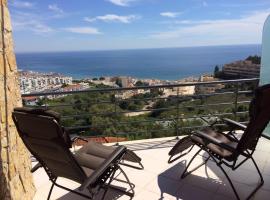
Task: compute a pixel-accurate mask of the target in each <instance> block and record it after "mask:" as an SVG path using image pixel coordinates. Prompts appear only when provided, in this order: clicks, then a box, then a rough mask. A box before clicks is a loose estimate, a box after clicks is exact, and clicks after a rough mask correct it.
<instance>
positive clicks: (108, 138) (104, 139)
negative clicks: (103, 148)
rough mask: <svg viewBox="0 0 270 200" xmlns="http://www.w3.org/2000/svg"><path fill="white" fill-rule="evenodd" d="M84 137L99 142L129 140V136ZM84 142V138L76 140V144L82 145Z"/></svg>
mask: <svg viewBox="0 0 270 200" xmlns="http://www.w3.org/2000/svg"><path fill="white" fill-rule="evenodd" d="M83 139H85V140H87V141H93V142H97V143H113V142H123V141H127V140H128V139H127V138H124V137H83ZM84 144H86V142H85V141H82V140H77V141H75V145H76V146H82V145H84Z"/></svg>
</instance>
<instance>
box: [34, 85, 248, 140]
mask: <svg viewBox="0 0 270 200" xmlns="http://www.w3.org/2000/svg"><path fill="white" fill-rule="evenodd" d="M93 87H95V88H100V87H101V88H104V87H105V86H104V85H95V86H93ZM107 87H108V86H107ZM240 89H241V90H245V89H252V86H251V85H248V84H243V85H241V86H240ZM223 90H224V91H235V87H234V86H231V85H230V86H227V87H225V88H224V89H222V90H220V92H221V91H223ZM115 94H118V95H119V94H121V93H115V92H88V93H80V94H73V95H65V96H62V97H59V98H57V99H49V98H43V99H40V100H39V101H38V103H37V105H38V106H44V105H46V106H50V107H51V108H52V109H53V110H55V111H56V112H59V113H60V114H61V115H62V125H63V126H65V127H76V128H75V129H72V130H71V133H77V134H80V132H81V131H83V134H84V135H91V136H101V135H103V136H105V135H106V136H119V137H127V138H128V139H130V140H133V139H143V138H152V137H167V136H173V135H181V134H188V133H190V131H191V130H192V129H190V128H188V127H191V126H202V125H205V123H204V122H203V121H202V120H201V119H200V116H206V117H207V116H208V117H209V119H210V120H212V115H218V114H220V113H228V115H226V117H229V118H233V119H234V115H232V114H229V113H236V112H244V111H247V110H248V104H247V103H245V102H243V103H241V104H239V105H238V107H235V106H234V101H235V100H236V99H235V98H236V97H235V95H234V94H229V95H228V94H226V95H216V96H198V97H196V98H195V97H192V98H191V97H184V96H182V97H179V98H177V97H176V96H170V97H168V98H161V97H162V95H163V92H162V91H160V90H157V89H152V90H149V91H145V93H141V94H136V95H133V96H132V97H130V98H127V99H122V98H119V97H118V95H115ZM250 98H251V96H250V95H245V94H241V95H239V96H238V101H248V100H250ZM218 103H226V104H221V105H217V104H218ZM203 105H204V106H206V107H203ZM141 110H146V111H145V112H142V111H141ZM137 111H140V112H141V113H140V114H139V115H131V116H129V113H133V114H134V113H136V112H137ZM177 116H178V117H177ZM235 119H236V120H238V121H247V120H248V115H247V113H242V114H239V115H237V118H235Z"/></svg>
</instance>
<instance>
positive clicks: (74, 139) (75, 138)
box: [71, 136, 88, 143]
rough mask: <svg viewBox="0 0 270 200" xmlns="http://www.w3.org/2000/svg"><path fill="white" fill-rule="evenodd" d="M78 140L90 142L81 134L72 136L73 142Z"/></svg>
mask: <svg viewBox="0 0 270 200" xmlns="http://www.w3.org/2000/svg"><path fill="white" fill-rule="evenodd" d="M77 140H82V141H84V142H88V140H86V139H84V138H82V137H79V136H75V137H73V138H71V142H72V143H73V142H75V141H77Z"/></svg>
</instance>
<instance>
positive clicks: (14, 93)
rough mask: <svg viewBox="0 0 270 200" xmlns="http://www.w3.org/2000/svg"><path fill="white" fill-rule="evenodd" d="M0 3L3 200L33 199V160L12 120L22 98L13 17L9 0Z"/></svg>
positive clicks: (0, 182)
mask: <svg viewBox="0 0 270 200" xmlns="http://www.w3.org/2000/svg"><path fill="white" fill-rule="evenodd" d="M0 1H1V3H0V6H1V8H0V23H1V34H0V51H1V54H0V200H2V199H5V200H6V199H7V200H9V199H12V200H17V199H18V200H20V199H22V200H28V199H29V200H30V199H33V196H34V194H35V188H34V185H33V179H32V174H31V173H30V168H31V162H30V157H29V153H28V151H27V150H26V149H25V147H24V145H23V143H22V141H21V139H20V138H19V136H18V134H17V131H16V128H15V126H14V123H13V121H12V118H11V112H12V110H13V108H14V107H17V106H21V95H20V91H19V83H18V73H17V65H16V59H15V55H14V50H13V40H12V30H11V24H10V16H9V11H8V8H7V0H0Z"/></svg>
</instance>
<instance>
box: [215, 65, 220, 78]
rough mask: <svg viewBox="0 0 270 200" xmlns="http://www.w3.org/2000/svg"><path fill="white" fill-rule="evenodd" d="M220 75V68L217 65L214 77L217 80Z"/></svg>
mask: <svg viewBox="0 0 270 200" xmlns="http://www.w3.org/2000/svg"><path fill="white" fill-rule="evenodd" d="M219 74H220V71H219V66H218V65H216V66H215V70H214V77H215V78H217V77H218V76H219Z"/></svg>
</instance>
